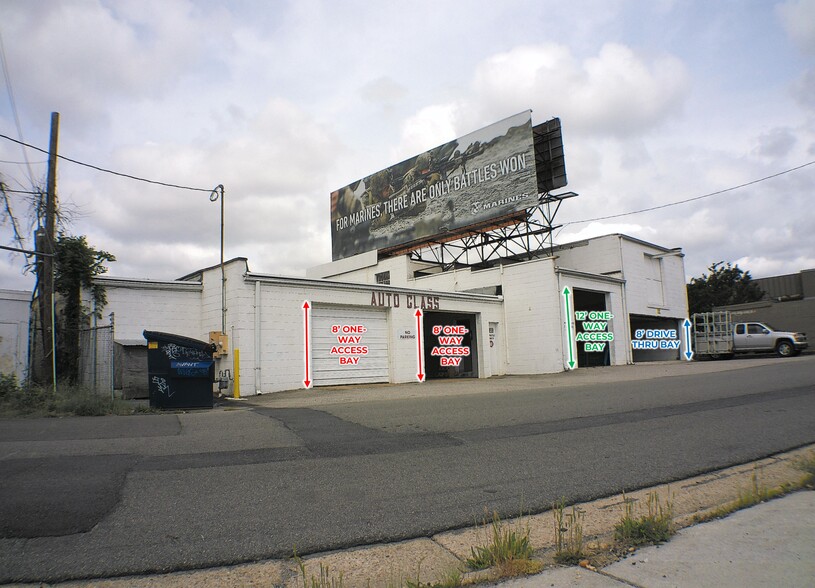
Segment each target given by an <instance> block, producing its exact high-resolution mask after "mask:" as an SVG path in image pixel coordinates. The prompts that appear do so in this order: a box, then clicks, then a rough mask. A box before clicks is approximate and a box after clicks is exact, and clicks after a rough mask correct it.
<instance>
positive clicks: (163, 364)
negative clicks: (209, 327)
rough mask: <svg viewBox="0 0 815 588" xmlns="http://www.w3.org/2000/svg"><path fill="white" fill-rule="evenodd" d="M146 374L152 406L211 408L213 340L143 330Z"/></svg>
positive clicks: (213, 372) (213, 362) (213, 374)
mask: <svg viewBox="0 0 815 588" xmlns="http://www.w3.org/2000/svg"><path fill="white" fill-rule="evenodd" d="M142 334H143V335H144V338H145V339H147V377H148V387H149V396H150V406H151V407H153V408H212V406H213V399H212V385H213V383H214V382H215V361H214V360H213V358H212V354H213V352H214V351H215V348H214V346H213V345H212V343H207V342H206V341H199V340H198V339H191V338H189V337H184V336H182V335H173V334H171V333H161V332H158V331H144V332H143V333H142Z"/></svg>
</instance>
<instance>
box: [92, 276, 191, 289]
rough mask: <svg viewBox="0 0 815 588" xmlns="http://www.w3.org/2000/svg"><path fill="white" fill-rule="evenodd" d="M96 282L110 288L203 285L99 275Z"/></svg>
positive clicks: (170, 287)
mask: <svg viewBox="0 0 815 588" xmlns="http://www.w3.org/2000/svg"><path fill="white" fill-rule="evenodd" d="M93 281H94V282H96V283H98V284H102V285H104V286H105V287H108V288H116V287H121V288H125V287H127V288H135V289H144V290H149V289H155V290H189V291H200V290H201V288H202V287H203V286H202V284H201V282H193V281H180V280H149V279H143V278H115V277H112V276H97V277H95V278H94V279H93Z"/></svg>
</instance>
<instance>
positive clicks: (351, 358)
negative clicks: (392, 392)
mask: <svg viewBox="0 0 815 588" xmlns="http://www.w3.org/2000/svg"><path fill="white" fill-rule="evenodd" d="M311 325H312V326H311V340H312V342H313V344H312V351H311V353H312V362H313V367H312V378H313V379H314V385H315V386H336V385H340V384H372V383H376V382H388V381H390V378H389V374H388V319H387V315H386V314H385V311H383V310H370V309H367V308H366V309H360V308H338V307H331V306H314V308H312V309H311Z"/></svg>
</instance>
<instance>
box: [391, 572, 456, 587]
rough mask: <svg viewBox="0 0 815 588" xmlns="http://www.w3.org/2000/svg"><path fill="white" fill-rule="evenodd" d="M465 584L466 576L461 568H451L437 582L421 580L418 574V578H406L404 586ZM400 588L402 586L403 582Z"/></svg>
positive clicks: (451, 585) (454, 585) (452, 585)
mask: <svg viewBox="0 0 815 588" xmlns="http://www.w3.org/2000/svg"><path fill="white" fill-rule="evenodd" d="M463 584H464V577H463V576H462V575H461V570H450V571H449V572H447V573H446V574H443V575H442V576H441V578H439V579H438V580H436V581H435V582H430V583H428V582H422V581H421V580H419V577H418V574H417V577H416V580H405V583H404V588H459V586H462V585H463ZM399 588H402V585H401V584H400V587H399Z"/></svg>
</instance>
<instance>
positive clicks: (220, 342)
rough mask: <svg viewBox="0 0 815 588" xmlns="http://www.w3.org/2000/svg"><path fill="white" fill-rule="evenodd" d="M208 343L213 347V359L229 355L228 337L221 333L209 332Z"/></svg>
mask: <svg viewBox="0 0 815 588" xmlns="http://www.w3.org/2000/svg"><path fill="white" fill-rule="evenodd" d="M209 342H210V343H212V344H213V345H215V352H214V353H213V355H214V356H215V357H217V358H220V357H224V356H225V355H227V354H228V353H229V336H228V335H226V334H224V333H222V332H221V331H210V332H209Z"/></svg>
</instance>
